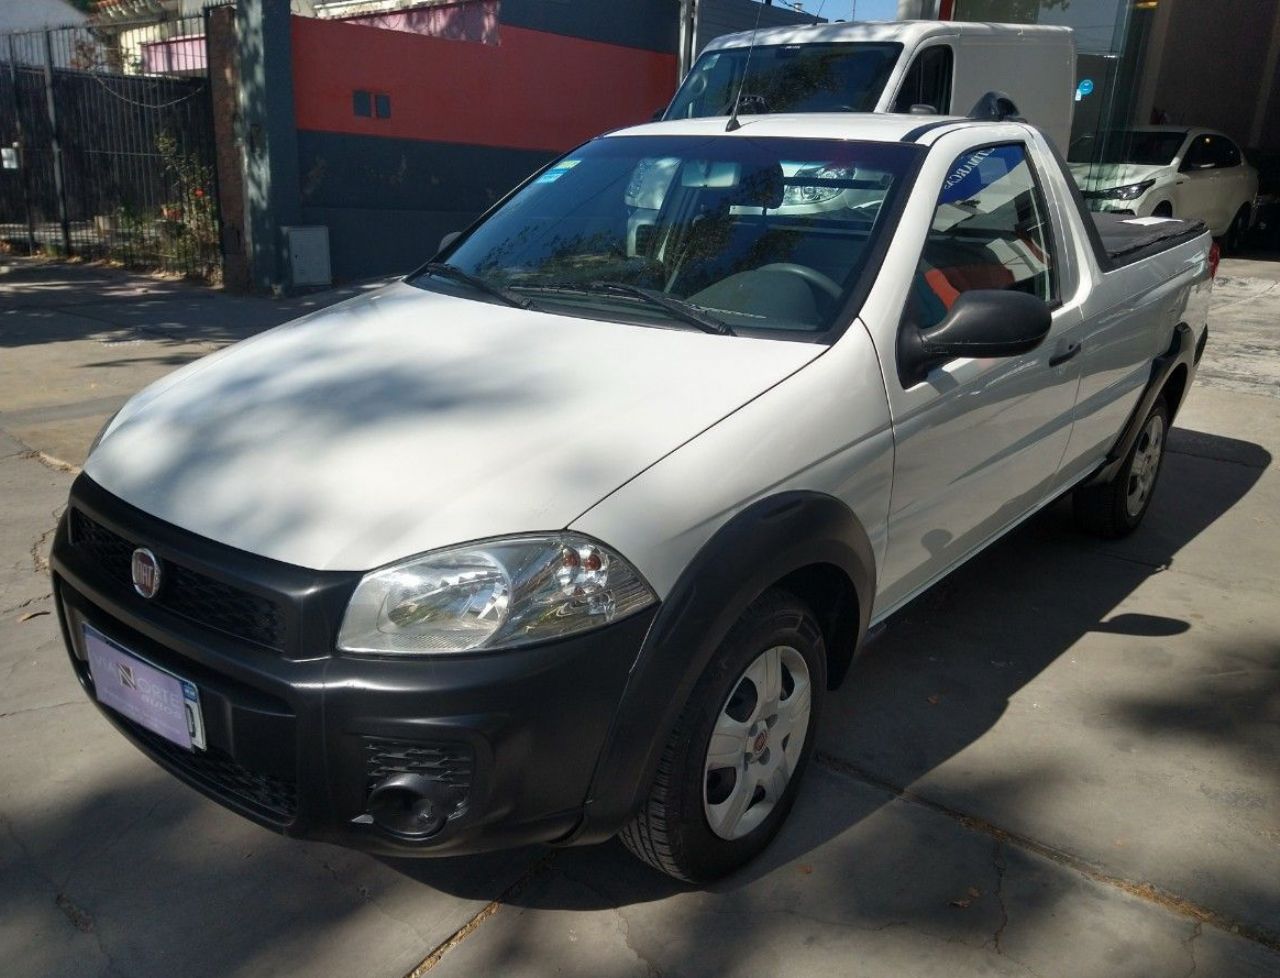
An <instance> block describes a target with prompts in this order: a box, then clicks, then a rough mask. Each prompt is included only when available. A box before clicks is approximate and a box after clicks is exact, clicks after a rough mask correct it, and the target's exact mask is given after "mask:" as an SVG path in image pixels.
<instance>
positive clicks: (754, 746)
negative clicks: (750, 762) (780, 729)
mask: <svg viewBox="0 0 1280 978" xmlns="http://www.w3.org/2000/svg"><path fill="white" fill-rule="evenodd" d="M768 746H769V728H768V727H765V729H763V730H761V731H760V732H759V733H758V734H756V735H755V738H754V739H753V740H752V741H751V753H753V754H759V753H760V752H761V751H763V750H764V749H765V748H766V747H768Z"/></svg>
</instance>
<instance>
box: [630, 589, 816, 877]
mask: <svg viewBox="0 0 1280 978" xmlns="http://www.w3.org/2000/svg"><path fill="white" fill-rule="evenodd" d="M826 663H827V656H826V647H825V645H824V644H823V640H822V632H821V630H820V629H819V627H818V622H817V620H816V619H815V618H814V615H813V613H812V612H811V611H810V610H809V609H808V607H807V606H806V605H805V604H804V603H803V602H801V601H800V600H799V599H798V598H796V597H794V596H793V595H791V594H789V593H787V592H785V591H780V590H772V591H768V592H766V593H765V594H763V595H762V596H761V597H760V598H758V599H757V600H756V601H755V602H754V603H753V604H752V605H751V606H750V607H749V608H748V609H747V610H746V611H745V612H744V613H743V615H742V617H741V618H740V619H739V620H738V622H737V624H736V625H734V627H733V629H732V630H731V631H730V632H729V634H728V636H726V638H725V640H724V642H722V643H721V645H720V648H719V649H718V650H717V651H716V654H715V657H714V658H713V659H712V661H711V663H710V664H709V665H708V666H707V669H706V672H704V673H703V675H702V677H701V678H700V679H699V680H698V683H697V685H696V686H695V687H694V690H693V693H692V694H691V695H690V697H689V701H688V703H687V704H686V705H685V708H684V711H683V713H682V714H681V716H680V719H679V721H678V722H677V723H676V727H675V730H674V731H672V734H671V737H670V738H669V740H668V741H667V744H666V747H665V748H664V750H663V753H662V759H661V761H660V762H659V765H658V771H657V774H656V776H655V778H654V781H653V785H652V787H651V788H650V790H649V796H648V798H647V799H646V800H645V803H644V806H643V807H642V808H641V809H640V811H639V813H638V814H637V815H636V816H635V818H634V819H633V820H632V821H631V823H630V824H628V825H627V827H626V828H625V829H623V831H622V841H623V844H624V845H626V847H627V848H628V849H630V850H631V852H632V853H633V854H634V855H636V856H638V857H639V858H640V859H642V860H644V861H645V862H646V863H648V864H649V865H650V866H653V867H654V868H655V869H658V870H661V871H662V872H664V873H666V874H667V875H668V876H673V877H675V878H676V879H680V880H685V881H687V882H690V883H705V882H709V881H711V880H714V879H717V878H719V877H721V876H724V875H725V874H727V873H730V872H732V871H733V870H735V869H737V868H739V867H740V866H742V865H744V864H745V863H747V862H749V861H750V860H751V859H753V858H754V857H755V856H756V855H758V854H759V853H760V852H761V851H762V850H763V849H764V848H765V847H766V846H767V845H768V844H769V842H770V841H771V840H772V839H773V837H774V836H775V835H776V834H777V833H778V830H779V829H780V828H781V827H782V823H783V821H784V820H785V819H786V817H787V813H788V812H789V811H790V810H791V806H792V804H793V803H794V801H795V796H796V792H797V790H798V788H799V783H800V778H801V775H802V773H803V771H804V768H805V765H806V764H807V762H808V760H809V755H810V754H811V753H812V752H813V741H814V732H815V730H816V726H817V721H818V714H819V712H820V710H821V706H822V700H823V694H824V692H825V690H826V679H827V670H826Z"/></svg>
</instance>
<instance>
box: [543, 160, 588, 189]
mask: <svg viewBox="0 0 1280 978" xmlns="http://www.w3.org/2000/svg"><path fill="white" fill-rule="evenodd" d="M581 162H582V161H581V160H561V161H560V162H559V163H557V164H556V165H555V166H553V167H552V168H551V169H549V170H547V172H546V173H543V174H542V175H540V176H539V177H538V179H537V180H535V181H533V182H534V183H555V182H556V181H557V180H559V179H560V178H561V177H562V176H564V175H565V174H566V173H568V172H569V171H570V170H572V169H573V168H574V167H575V166H577V165H578V164H579V163H581Z"/></svg>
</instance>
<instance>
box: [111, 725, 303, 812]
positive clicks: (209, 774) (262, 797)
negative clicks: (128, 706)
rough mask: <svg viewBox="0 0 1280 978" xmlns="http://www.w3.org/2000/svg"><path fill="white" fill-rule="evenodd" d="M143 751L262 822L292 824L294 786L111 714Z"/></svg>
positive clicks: (217, 753)
mask: <svg viewBox="0 0 1280 978" xmlns="http://www.w3.org/2000/svg"><path fill="white" fill-rule="evenodd" d="M113 716H114V717H115V720H116V722H117V723H119V724H120V725H121V726H123V727H124V728H125V729H126V730H127V731H128V732H129V734H130V736H132V737H133V738H134V739H135V740H137V741H138V742H139V743H141V744H142V746H143V747H144V748H146V750H147V751H148V752H149V753H151V754H154V755H156V756H158V757H159V758H160V759H161V760H163V761H165V762H166V763H168V764H169V765H170V766H171V767H173V768H175V769H176V770H177V771H178V773H179V775H180V776H181V777H182V778H184V779H185V780H187V781H191V782H193V783H195V784H198V785H200V786H201V787H203V788H206V789H208V790H209V791H210V792H212V793H213V794H215V795H217V796H219V797H222V798H226V799H229V800H232V801H236V802H239V803H240V804H242V805H244V806H245V807H246V808H248V809H250V810H251V811H253V812H254V813H256V814H257V815H258V816H259V817H261V818H263V819H265V820H266V821H269V822H273V823H275V824H277V825H285V824H287V823H289V822H292V821H293V819H294V817H295V816H296V815H297V813H298V788H297V785H296V783H295V782H293V781H291V780H288V779H286V778H279V777H274V776H272V775H269V774H258V773H256V772H254V771H250V770H249V769H248V768H246V767H244V766H243V765H242V764H240V763H238V762H237V761H235V760H234V759H233V758H231V757H229V756H228V755H226V754H223V753H222V752H221V751H217V750H212V749H211V750H208V751H188V750H183V749H182V748H181V747H179V746H178V745H177V744H173V743H170V742H169V741H167V740H165V739H164V738H163V737H161V736H160V735H159V734H155V733H152V732H151V731H150V730H148V729H147V728H146V727H143V726H139V725H138V724H136V723H134V722H133V721H132V720H129V719H127V718H125V717H122V716H120V715H119V714H113Z"/></svg>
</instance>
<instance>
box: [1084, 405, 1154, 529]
mask: <svg viewBox="0 0 1280 978" xmlns="http://www.w3.org/2000/svg"><path fill="white" fill-rule="evenodd" d="M1168 431H1169V409H1168V407H1166V405H1165V402H1164V398H1160V400H1158V401H1156V403H1155V404H1154V405H1153V406H1152V408H1151V411H1150V413H1148V415H1147V418H1146V420H1145V421H1144V422H1143V424H1142V430H1141V431H1140V432H1139V434H1138V438H1137V440H1136V441H1135V442H1134V443H1133V447H1132V448H1131V449H1129V454H1128V455H1127V456H1126V457H1125V460H1124V464H1123V465H1122V466H1121V467H1120V471H1119V472H1117V473H1116V474H1115V476H1114V477H1113V478H1112V479H1111V480H1110V481H1109V482H1104V483H1100V484H1098V485H1092V486H1084V487H1083V488H1080V489H1077V490H1076V491H1075V493H1074V494H1073V496H1072V503H1073V505H1074V509H1075V518H1076V524H1077V525H1078V526H1079V527H1080V528H1081V529H1082V530H1084V531H1085V532H1087V533H1092V534H1094V535H1096V536H1100V537H1103V538H1104V539H1108V540H1114V539H1117V538H1119V537H1123V536H1128V535H1129V534H1130V533H1132V532H1133V531H1134V530H1136V529H1137V528H1138V524H1139V523H1141V522H1142V518H1143V517H1144V516H1145V515H1146V513H1147V508H1148V507H1149V506H1150V505H1151V497H1152V495H1153V494H1154V493H1155V488H1156V480H1157V479H1158V478H1159V477H1160V468H1161V466H1162V465H1163V463H1164V451H1165V442H1166V440H1167V436H1168Z"/></svg>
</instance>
